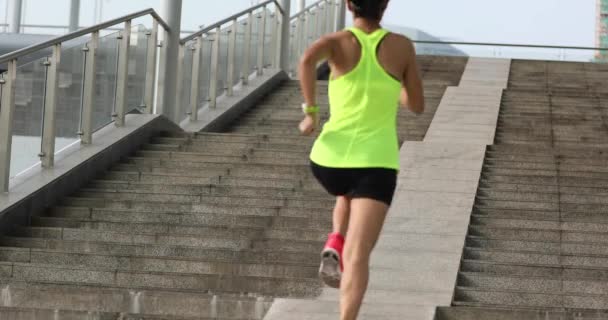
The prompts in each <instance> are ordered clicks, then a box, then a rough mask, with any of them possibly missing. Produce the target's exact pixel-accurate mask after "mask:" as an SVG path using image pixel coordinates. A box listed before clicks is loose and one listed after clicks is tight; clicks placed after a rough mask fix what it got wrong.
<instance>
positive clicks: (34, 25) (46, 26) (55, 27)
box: [0, 23, 196, 34]
mask: <svg viewBox="0 0 608 320" xmlns="http://www.w3.org/2000/svg"><path fill="white" fill-rule="evenodd" d="M1 27H8V23H0V28H1ZM21 28H33V29H66V30H67V29H69V28H70V26H62V25H52V24H22V25H21ZM84 28H87V27H78V30H82V29H84ZM106 29H107V30H110V31H120V30H122V28H118V27H114V28H106ZM194 32H196V30H181V33H188V34H190V33H194Z"/></svg>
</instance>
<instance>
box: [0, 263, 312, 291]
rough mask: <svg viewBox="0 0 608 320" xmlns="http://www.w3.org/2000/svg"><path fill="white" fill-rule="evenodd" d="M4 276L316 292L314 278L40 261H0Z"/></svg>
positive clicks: (126, 284) (140, 286) (107, 284)
mask: <svg viewBox="0 0 608 320" xmlns="http://www.w3.org/2000/svg"><path fill="white" fill-rule="evenodd" d="M0 273H2V274H1V276H2V277H3V278H5V279H7V280H8V279H16V280H21V281H31V282H47V283H49V282H52V283H65V284H72V285H75V284H80V285H86V284H89V285H97V286H102V287H122V288H127V287H128V288H132V289H134V290H137V289H140V290H142V289H143V290H146V289H147V290H150V289H152V290H153V289H156V288H165V289H172V290H191V291H201V292H207V291H208V290H209V291H212V292H226V293H234V294H238V293H240V292H256V293H259V294H261V295H278V296H310V295H313V294H315V293H317V292H318V291H319V280H318V279H316V278H315V279H305V278H279V277H276V276H274V277H268V278H267V277H254V276H240V275H203V274H187V273H160V272H149V271H147V272H141V271H140V272H137V271H126V270H124V271H123V270H110V271H105V270H91V269H77V268H74V267H61V266H56V265H44V264H24V263H0Z"/></svg>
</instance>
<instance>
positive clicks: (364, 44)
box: [347, 27, 389, 61]
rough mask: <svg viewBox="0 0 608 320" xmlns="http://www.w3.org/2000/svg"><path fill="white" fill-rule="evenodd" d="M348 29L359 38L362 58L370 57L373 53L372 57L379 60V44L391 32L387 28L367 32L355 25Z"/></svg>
mask: <svg viewBox="0 0 608 320" xmlns="http://www.w3.org/2000/svg"><path fill="white" fill-rule="evenodd" d="M347 30H348V31H350V32H351V33H352V34H353V35H354V36H355V38H357V41H359V44H360V45H361V59H362V60H365V59H369V58H370V55H371V57H372V58H373V59H375V60H376V61H377V59H378V58H377V55H376V52H377V51H378V46H379V45H380V43H381V42H382V40H384V37H386V35H387V34H389V31H388V30H385V29H378V30H376V31H374V32H372V33H369V34H367V33H365V32H363V31H362V30H360V29H358V28H355V27H351V28H348V29H347Z"/></svg>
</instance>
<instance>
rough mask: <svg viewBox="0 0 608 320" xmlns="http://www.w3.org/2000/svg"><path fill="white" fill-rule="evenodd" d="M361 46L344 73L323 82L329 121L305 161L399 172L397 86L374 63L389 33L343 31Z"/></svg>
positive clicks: (332, 165) (382, 69) (398, 83)
mask: <svg viewBox="0 0 608 320" xmlns="http://www.w3.org/2000/svg"><path fill="white" fill-rule="evenodd" d="M348 30H349V31H350V32H352V33H353V34H354V36H355V37H356V38H357V40H358V41H359V43H360V44H361V58H360V60H359V63H358V64H357V66H355V68H354V69H353V70H352V71H350V72H349V73H347V74H345V75H343V76H341V77H339V78H337V79H334V80H331V77H330V81H329V105H330V119H329V121H328V122H327V123H326V124H325V125H324V127H323V131H322V132H321V134H320V135H319V137H318V138H317V140H316V141H315V144H314V146H313V149H312V152H311V154H310V159H311V160H312V161H313V162H315V163H316V164H318V165H321V166H325V167H330V168H388V169H395V170H399V142H398V139H397V111H398V108H399V95H400V93H401V83H400V82H399V81H397V80H396V79H395V78H393V77H392V76H391V75H389V74H388V73H387V72H386V71H385V70H384V68H383V67H382V66H381V65H380V63H379V62H378V59H377V56H376V52H377V48H378V45H379V44H380V43H381V42H382V39H384V37H385V36H386V35H387V34H388V33H389V32H388V31H387V30H384V29H378V30H376V31H374V32H373V33H371V34H366V33H365V32H363V31H361V30H359V29H357V28H349V29H348Z"/></svg>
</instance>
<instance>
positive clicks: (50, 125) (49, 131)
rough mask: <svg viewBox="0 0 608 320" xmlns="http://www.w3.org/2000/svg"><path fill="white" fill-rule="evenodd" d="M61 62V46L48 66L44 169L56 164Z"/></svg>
mask: <svg viewBox="0 0 608 320" xmlns="http://www.w3.org/2000/svg"><path fill="white" fill-rule="evenodd" d="M60 61H61V44H56V45H54V46H53V53H52V55H51V57H50V58H49V60H47V62H46V63H45V64H46V65H47V68H48V69H47V76H46V86H45V96H44V117H43V120H42V146H41V149H42V150H41V151H40V154H39V156H40V161H41V162H42V167H43V168H52V167H53V165H54V163H55V127H56V123H55V111H56V109H57V91H58V90H57V89H58V87H59V86H58V81H57V80H58V78H59V74H58V69H59V63H60Z"/></svg>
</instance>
